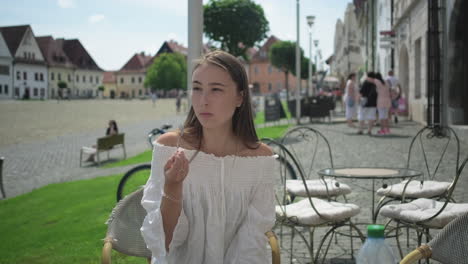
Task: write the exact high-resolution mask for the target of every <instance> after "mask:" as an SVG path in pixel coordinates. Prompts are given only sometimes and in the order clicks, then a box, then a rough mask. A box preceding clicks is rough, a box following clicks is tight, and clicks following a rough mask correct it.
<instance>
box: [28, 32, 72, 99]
mask: <svg viewBox="0 0 468 264" xmlns="http://www.w3.org/2000/svg"><path fill="white" fill-rule="evenodd" d="M36 41H37V43H38V44H39V48H40V49H41V51H42V54H43V55H44V58H45V60H46V62H47V67H48V84H49V85H48V94H49V95H50V98H57V97H58V95H59V90H60V89H59V87H58V83H59V82H65V83H66V84H67V88H66V89H64V90H62V97H68V96H73V89H75V95H76V88H75V83H74V71H75V67H74V65H73V63H72V62H71V61H70V59H69V58H68V57H67V55H66V54H65V52H64V51H63V40H60V41H58V40H55V39H54V38H53V37H52V36H43V37H36Z"/></svg>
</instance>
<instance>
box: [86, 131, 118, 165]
mask: <svg viewBox="0 0 468 264" xmlns="http://www.w3.org/2000/svg"><path fill="white" fill-rule="evenodd" d="M124 135H125V134H123V133H122V134H117V135H111V136H105V137H102V138H98V139H97V144H96V147H82V148H81V151H80V167H81V162H82V160H83V153H85V154H88V155H91V154H95V155H96V161H97V164H98V165H100V164H101V160H100V158H99V153H100V152H104V151H107V159H109V152H110V151H111V150H112V149H115V147H120V146H121V147H122V149H123V153H124V159H125V158H127V153H126V152H125V143H124Z"/></svg>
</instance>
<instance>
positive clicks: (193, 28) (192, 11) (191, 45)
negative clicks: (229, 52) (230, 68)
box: [187, 0, 203, 109]
mask: <svg viewBox="0 0 468 264" xmlns="http://www.w3.org/2000/svg"><path fill="white" fill-rule="evenodd" d="M187 2H188V54H187V100H188V106H189V109H190V107H191V105H192V102H191V100H190V99H191V95H192V71H193V61H194V60H196V59H198V58H200V56H201V54H202V38H203V0H187Z"/></svg>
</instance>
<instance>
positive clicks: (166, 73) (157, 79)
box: [144, 53, 187, 91]
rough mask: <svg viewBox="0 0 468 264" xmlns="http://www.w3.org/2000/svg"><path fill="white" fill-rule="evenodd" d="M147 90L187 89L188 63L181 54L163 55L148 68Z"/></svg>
mask: <svg viewBox="0 0 468 264" xmlns="http://www.w3.org/2000/svg"><path fill="white" fill-rule="evenodd" d="M144 85H145V87H146V88H148V87H149V88H151V90H152V91H154V90H171V89H184V90H185V89H186V88H187V62H186V59H185V57H184V56H183V55H182V54H180V53H163V54H161V55H159V56H158V57H157V58H156V59H155V60H154V62H153V64H152V65H151V66H150V67H149V68H148V71H147V73H146V78H145V83H144Z"/></svg>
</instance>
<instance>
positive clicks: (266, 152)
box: [241, 143, 274, 157]
mask: <svg viewBox="0 0 468 264" xmlns="http://www.w3.org/2000/svg"><path fill="white" fill-rule="evenodd" d="M242 152H244V153H241V156H247V157H249V156H250V157H258V156H272V155H273V154H274V153H273V151H272V150H271V148H270V147H269V146H267V145H266V144H264V143H259V145H258V147H257V148H254V149H250V148H247V149H245V150H244V151H242Z"/></svg>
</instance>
